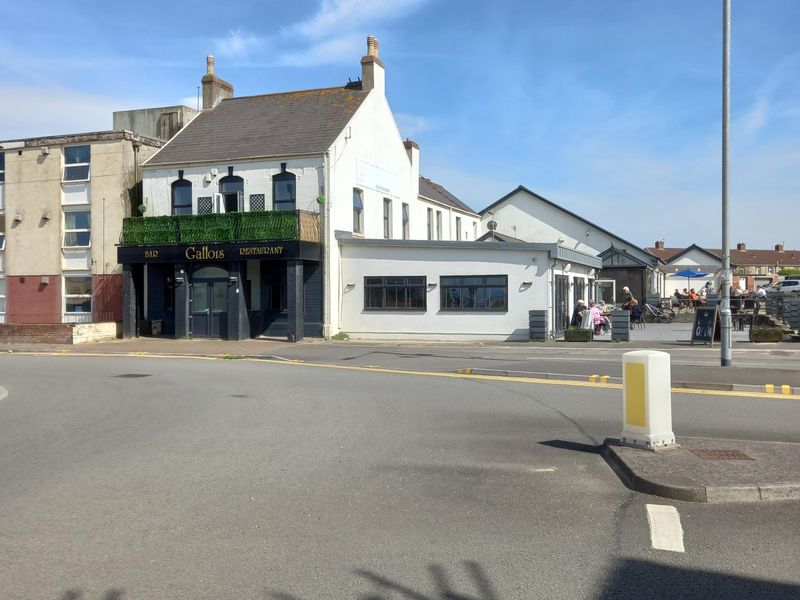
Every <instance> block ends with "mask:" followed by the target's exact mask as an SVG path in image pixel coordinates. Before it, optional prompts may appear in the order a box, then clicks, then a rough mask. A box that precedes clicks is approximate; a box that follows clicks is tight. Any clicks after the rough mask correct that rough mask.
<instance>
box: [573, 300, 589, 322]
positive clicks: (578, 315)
mask: <svg viewBox="0 0 800 600" xmlns="http://www.w3.org/2000/svg"><path fill="white" fill-rule="evenodd" d="M585 310H586V302H584V301H583V300H578V301H577V302H576V303H575V310H573V311H572V318H571V319H570V321H569V326H570V327H580V326H581V322H582V321H583V311H585Z"/></svg>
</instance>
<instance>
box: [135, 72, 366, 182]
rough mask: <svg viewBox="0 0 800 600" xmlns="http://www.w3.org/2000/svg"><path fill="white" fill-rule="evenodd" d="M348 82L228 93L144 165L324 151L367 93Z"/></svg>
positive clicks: (294, 154) (306, 153)
mask: <svg viewBox="0 0 800 600" xmlns="http://www.w3.org/2000/svg"><path fill="white" fill-rule="evenodd" d="M367 94H368V92H365V91H362V90H360V89H354V88H351V87H336V88H324V89H318V90H302V91H299V92H285V93H281V94H264V95H261V96H245V97H241V98H228V99H225V100H223V101H222V102H220V103H219V104H218V105H217V106H216V107H214V108H213V109H211V110H206V111H203V112H202V113H200V114H199V115H198V116H197V117H196V118H195V119H194V120H193V121H191V122H190V123H189V124H188V125H186V127H184V128H183V129H182V130H181V131H180V132H179V133H178V134H177V135H176V136H175V137H174V138H172V140H171V141H170V142H169V143H168V144H167V145H166V146H164V148H162V149H161V151H159V152H158V153H156V154H154V155H153V156H152V157H151V158H150V160H148V161H147V162H146V163H145V164H146V165H147V166H153V165H167V164H183V163H196V162H212V161H213V162H219V161H225V160H234V159H247V158H265V157H280V156H297V155H308V154H317V153H322V152H325V151H326V150H327V149H328V148H330V146H331V145H332V144H333V141H334V140H335V139H336V136H338V135H339V133H341V131H342V130H343V129H344V128H345V126H346V125H347V123H348V122H349V121H350V119H351V117H352V116H353V114H355V112H356V110H358V107H359V106H361V103H362V102H363V101H364V99H365V98H366V97H367Z"/></svg>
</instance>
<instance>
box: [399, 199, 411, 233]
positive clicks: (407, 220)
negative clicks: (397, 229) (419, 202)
mask: <svg viewBox="0 0 800 600" xmlns="http://www.w3.org/2000/svg"><path fill="white" fill-rule="evenodd" d="M401 211H402V212H401V215H402V219H403V239H404V240H407V239H409V237H410V236H411V207H410V206H409V205H408V203H407V202H403V206H402V207H401Z"/></svg>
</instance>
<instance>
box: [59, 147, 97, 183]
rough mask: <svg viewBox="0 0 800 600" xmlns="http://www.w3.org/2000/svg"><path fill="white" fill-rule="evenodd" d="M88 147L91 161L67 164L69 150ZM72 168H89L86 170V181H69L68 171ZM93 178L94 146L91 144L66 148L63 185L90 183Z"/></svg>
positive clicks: (62, 174) (62, 175)
mask: <svg viewBox="0 0 800 600" xmlns="http://www.w3.org/2000/svg"><path fill="white" fill-rule="evenodd" d="M83 146H86V147H87V148H89V161H88V162H82V163H69V164H67V148H81V147H83ZM71 167H88V168H87V169H86V179H67V169H69V168H71ZM91 178H92V146H91V144H76V145H74V146H65V147H64V170H63V171H62V173H61V181H62V183H80V182H83V181H90V180H91Z"/></svg>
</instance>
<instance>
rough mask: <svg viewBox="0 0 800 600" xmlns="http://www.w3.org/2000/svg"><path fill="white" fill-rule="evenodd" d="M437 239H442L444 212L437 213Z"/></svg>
mask: <svg viewBox="0 0 800 600" xmlns="http://www.w3.org/2000/svg"><path fill="white" fill-rule="evenodd" d="M436 239H437V240H441V239H442V211H440V210H437V211H436Z"/></svg>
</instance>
